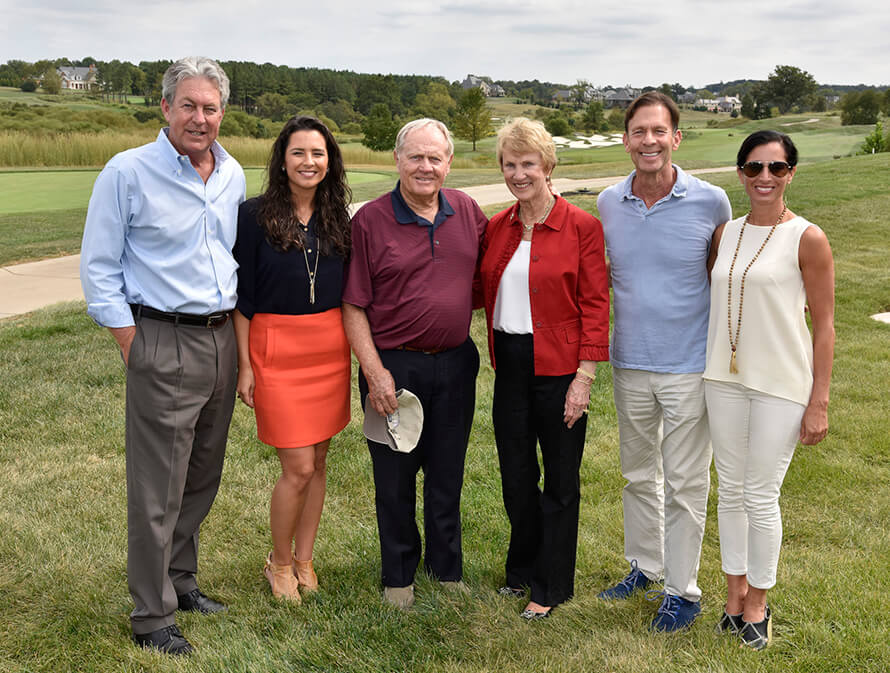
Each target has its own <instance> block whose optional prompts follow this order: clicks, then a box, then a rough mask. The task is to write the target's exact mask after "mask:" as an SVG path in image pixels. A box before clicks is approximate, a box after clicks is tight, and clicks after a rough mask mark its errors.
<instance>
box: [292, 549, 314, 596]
mask: <svg viewBox="0 0 890 673" xmlns="http://www.w3.org/2000/svg"><path fill="white" fill-rule="evenodd" d="M293 560H294V564H293V568H294V575H296V576H297V581H298V582H299V583H300V588H301V589H302V590H303V591H310V592H311V591H318V576H317V575H316V574H315V570H314V569H313V567H312V559H309V560H308V561H300V560H299V559H298V558H297V557H296V556H294V559H293Z"/></svg>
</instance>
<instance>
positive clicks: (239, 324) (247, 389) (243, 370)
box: [232, 309, 256, 409]
mask: <svg viewBox="0 0 890 673" xmlns="http://www.w3.org/2000/svg"><path fill="white" fill-rule="evenodd" d="M232 322H233V324H234V326H235V340H236V341H237V342H238V385H237V387H236V390H237V391H238V397H240V398H241V401H242V402H244V404H246V405H247V406H249V407H250V408H251V409H253V391H254V388H255V387H256V379H255V378H254V375H253V367H251V366H250V319H249V318H246V317H245V316H244V314H243V313H241V311H239V310H238V309H235V311H234V312H233V313H232Z"/></svg>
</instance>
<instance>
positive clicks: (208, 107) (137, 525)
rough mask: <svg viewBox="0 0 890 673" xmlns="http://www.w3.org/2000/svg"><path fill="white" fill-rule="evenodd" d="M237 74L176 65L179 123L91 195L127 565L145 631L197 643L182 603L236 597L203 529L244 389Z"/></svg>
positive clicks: (205, 607)
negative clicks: (122, 420) (215, 578)
mask: <svg viewBox="0 0 890 673" xmlns="http://www.w3.org/2000/svg"><path fill="white" fill-rule="evenodd" d="M228 96H229V80H228V77H226V74H225V73H224V72H223V70H222V68H220V66H219V64H217V63H216V62H215V61H213V60H211V59H207V58H200V57H190V58H185V59H181V60H180V61H177V62H176V63H174V64H173V65H171V66H170V68H169V69H168V70H167V72H166V73H165V74H164V79H163V100H162V101H161V109H162V111H163V113H164V116H165V117H166V119H167V122H168V123H169V127H168V128H165V129H162V130H161V132H160V133H159V134H158V138H157V140H156V141H155V142H153V143H149V144H148V145H143V146H142V147H137V148H135V149H131V150H127V151H125V152H121V153H120V154H118V155H116V156H115V157H114V158H112V159H111V161H109V162H108V164H106V166H105V168H104V169H103V171H102V172H101V173H100V175H99V177H98V178H97V179H96V184H95V186H94V187H93V195H92V197H91V199H90V205H89V210H88V212H87V220H86V226H85V228H84V234H83V244H82V247H81V263H80V277H81V281H82V284H83V291H84V296H85V297H86V300H87V311H88V313H89V314H90V316H91V317H92V318H93V319H94V320H95V321H96V322H97V323H98V324H99V325H101V326H103V327H107V328H108V330H109V331H110V332H111V334H112V335H113V336H114V338H115V340H116V341H117V343H118V346H119V347H120V352H121V356H122V358H123V361H124V363H125V365H126V368H127V402H126V419H127V425H126V456H127V529H128V555H127V576H128V582H129V587H130V594H131V595H132V597H133V601H134V603H135V609H134V610H133V612H132V614H131V616H130V621H131V625H132V629H133V640H134V641H135V642H136V643H137V644H138V645H141V646H142V647H150V648H156V649H158V650H160V651H162V652H166V653H169V654H188V653H189V652H191V650H192V648H191V645H190V644H189V642H188V641H187V640H186V639H185V638H184V637H183V636H182V634H181V632H180V631H179V629H178V627H177V626H176V621H175V612H176V610H177V609H179V610H189V611H196V612H201V613H204V614H207V613H213V612H220V611H223V610H225V606H223V605H222V604H221V603H218V602H216V601H214V600H212V599H210V598H208V597H207V596H206V595H204V594H203V593H202V592H201V591H200V590H199V589H198V585H197V582H196V579H195V574H196V573H197V570H198V530H199V528H200V525H201V522H202V521H203V520H204V517H205V516H206V515H207V513H208V511H209V510H210V506H211V505H212V504H213V499H214V497H215V496H216V491H217V488H218V487H219V481H220V476H221V474H222V466H223V457H224V454H225V447H226V440H227V437H228V428H229V421H230V420H231V417H232V409H233V406H234V402H235V382H236V346H235V338H234V332H233V329H232V323H231V320H230V319H229V317H230V313H231V311H232V309H233V308H234V307H235V290H236V283H237V280H236V269H237V264H236V263H235V260H234V258H233V257H232V246H233V245H234V243H235V235H236V229H237V216H238V205H239V204H240V203H241V202H242V201H244V194H245V180H244V172H243V171H242V169H241V166H240V165H239V164H238V162H237V161H235V159H233V158H232V157H231V156H229V155H228V154H227V153H226V151H225V150H224V149H223V148H222V147H221V146H220V145H219V143H218V142H216V137H217V135H218V133H219V126H220V122H221V121H222V118H223V114H224V111H225V105H226V102H227V100H228Z"/></svg>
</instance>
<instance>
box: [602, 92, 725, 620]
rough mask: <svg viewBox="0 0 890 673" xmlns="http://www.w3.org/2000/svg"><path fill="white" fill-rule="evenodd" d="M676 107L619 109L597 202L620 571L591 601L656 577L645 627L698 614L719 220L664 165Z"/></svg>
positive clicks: (721, 213)
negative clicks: (618, 132)
mask: <svg viewBox="0 0 890 673" xmlns="http://www.w3.org/2000/svg"><path fill="white" fill-rule="evenodd" d="M678 123H679V110H678V109H677V106H676V104H675V103H674V102H673V100H671V99H670V98H668V97H667V96H665V95H664V94H661V93H658V92H649V93H646V94H643V95H642V96H640V97H639V98H637V99H636V100H635V101H634V102H633V103H632V104H631V105H630V107H628V109H627V113H626V115H625V121H624V124H625V134H624V147H625V150H626V151H627V152H628V153H629V154H630V156H631V159H632V160H633V163H634V167H635V170H634V171H633V172H632V173H631V174H630V175H629V176H628V177H627V179H626V180H624V181H623V182H621V183H619V184H617V185H614V186H612V187H610V188H608V189H606V190H604V191H603V192H602V193H601V194H600V196H599V198H598V200H597V206H598V208H599V213H600V218H601V219H602V222H603V232H604V234H605V239H606V252H607V254H608V256H609V263H610V270H611V279H612V289H613V293H614V303H613V306H614V314H615V320H614V327H613V331H612V348H611V363H612V374H613V377H612V378H613V385H614V395H615V409H616V412H617V416H618V435H619V445H620V446H619V450H620V457H621V472H622V474H623V475H624V478H625V479H626V480H627V485H626V486H625V487H624V494H623V504H624V553H625V557H626V558H627V560H628V561H629V562H630V564H631V570H630V573H629V574H628V575H627V577H625V578H624V579H623V580H621V581H620V582H619V583H618V584H616V585H615V586H613V587H611V588H609V589H607V590H605V591H603V592H601V593H600V594H599V595H600V598H604V599H607V600H620V599H624V598H627V597H628V596H630V595H631V594H632V593H634V592H635V591H637V590H641V589H645V588H647V587H648V586H649V585H650V584H651V583H652V582H654V581H657V580H659V579H661V577H662V576H663V577H664V591H663V592H661V594H660V596H661V599H662V602H661V605H660V607H659V609H658V613H657V615H656V617H655V619H654V620H653V621H652V629H653V630H656V631H676V630H678V629H683V628H687V627H689V626H691V625H692V623H693V622H694V620H695V618H696V616H697V615H698V614H699V612H700V610H701V607H700V599H701V590H700V589H699V587H698V583H697V577H698V565H699V557H700V555H701V544H702V537H703V535H704V529H705V512H706V507H707V501H708V488H709V486H710V480H709V468H710V463H711V444H710V436H709V433H708V420H707V414H706V412H705V402H704V387H703V383H702V378H701V375H702V372H703V371H704V368H705V349H706V345H707V332H708V311H709V308H710V289H709V285H708V275H707V266H706V265H707V259H708V251H709V249H710V244H711V238H712V235H713V233H714V229H715V228H716V227H717V226H718V225H720V224H723V223H724V222H726V221H728V220H729V219H730V217H731V210H730V205H729V199H728V198H727V197H726V193H725V192H724V191H723V190H722V189H720V188H718V187H715V186H713V185H711V184H709V183H707V182H703V181H702V180H699V179H697V178H695V177H693V176H691V175H687V174H686V173H685V172H684V171H683V170H682V169H681V168H680V167H679V166H677V165H675V164H673V163H672V162H671V155H672V152H673V151H674V150H676V149H677V148H678V147H679V145H680V140H681V139H682V134H681V132H680V130H679V128H678Z"/></svg>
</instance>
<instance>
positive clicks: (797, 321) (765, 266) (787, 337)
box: [702, 217, 816, 406]
mask: <svg viewBox="0 0 890 673" xmlns="http://www.w3.org/2000/svg"><path fill="white" fill-rule="evenodd" d="M744 220H745V218H744V217H741V218H739V219H736V220H732V221H731V222H727V223H726V226H725V227H724V228H723V236H722V237H721V238H720V247H719V249H718V251H717V259H716V261H715V263H714V268H713V269H712V271H711V314H710V320H709V323H708V354H707V365H706V367H705V371H704V374H703V375H702V376H703V377H704V378H705V379H709V380H712V381H725V382H728V383H740V384H741V385H743V386H746V387H748V388H752V389H753V390H757V391H759V392H762V393H766V394H767V395H773V396H775V397H781V398H784V399H787V400H791V401H793V402H797V403H799V404H802V405H804V406H806V405H807V404H808V403H809V401H810V393H811V391H812V388H813V340H812V338H811V336H810V332H809V329H808V328H807V322H806V317H805V314H804V305H805V304H806V292H805V290H804V284H803V275H802V274H801V271H800V262H799V259H798V250H799V246H800V237H801V236H802V235H803V233H804V231H806V229H807V228H808V227H813V226H816V225H814V224H812V223H811V222H808V221H807V220H805V219H804V218H802V217H794V218H793V219H791V220H788V221H787V222H782V223H781V224H780V225H779V226H777V227H776V230H775V231H774V232H773V235H772V237H771V238H770V240H769V242H768V243H767V244H766V247H765V248H764V249H763V252H761V253H760V256H759V257H758V258H757V261H756V262H754V264H753V266H751V270H750V271H748V275H747V277H746V279H745V299H744V306H743V309H742V326H741V329H740V330H739V337H738V343H737V344H736V366H737V367H738V370H739V371H738V374H731V373H730V371H729V360H730V356H731V349H730V346H729V331H728V328H727V306H726V304H727V300H728V299H729V297H728V281H729V266H730V264H731V263H732V256H733V253H734V252H735V249H736V244H737V243H738V240H739V232H740V230H741V228H742V222H744ZM769 231H770V227H758V226H753V225H750V224H749V225H748V226H746V227H745V233H744V236H743V238H742V244H741V247H740V248H739V254H738V257H737V259H736V262H735V268H734V269H733V274H732V321H731V322H732V333H733V337H735V332H736V326H737V324H738V316H739V295H740V292H741V280H742V273H743V272H744V270H745V267H746V266H748V263H749V262H750V261H751V259H752V258H753V257H754V255H755V254H756V253H757V251H758V250H759V249H760V246H761V244H762V243H763V241H764V239H765V238H766V236H767V235H768V234H769Z"/></svg>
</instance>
